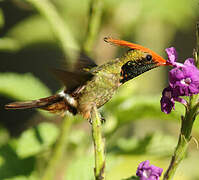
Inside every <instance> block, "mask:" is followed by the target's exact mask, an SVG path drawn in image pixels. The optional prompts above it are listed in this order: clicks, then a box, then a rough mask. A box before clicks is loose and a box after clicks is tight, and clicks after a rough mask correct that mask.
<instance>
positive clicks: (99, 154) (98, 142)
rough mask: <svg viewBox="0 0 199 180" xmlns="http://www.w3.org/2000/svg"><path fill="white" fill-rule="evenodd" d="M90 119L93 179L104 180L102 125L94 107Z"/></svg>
mask: <svg viewBox="0 0 199 180" xmlns="http://www.w3.org/2000/svg"><path fill="white" fill-rule="evenodd" d="M91 119H92V137H93V142H94V151H95V169H94V173H95V179H96V180H104V179H105V172H104V170H105V150H104V140H103V138H102V124H101V118H100V114H99V113H98V110H97V108H96V106H94V107H93V109H92V114H91Z"/></svg>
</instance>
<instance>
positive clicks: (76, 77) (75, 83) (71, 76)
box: [52, 69, 93, 93]
mask: <svg viewBox="0 0 199 180" xmlns="http://www.w3.org/2000/svg"><path fill="white" fill-rule="evenodd" d="M52 72H53V74H55V76H56V77H57V78H58V79H59V80H60V81H61V82H62V83H63V84H64V85H65V86H66V88H67V90H66V91H67V93H72V92H73V91H74V90H75V89H77V88H78V87H80V86H82V85H83V84H85V82H87V81H88V80H91V79H92V77H93V74H91V73H89V72H70V71H66V70H61V69H53V70H52Z"/></svg>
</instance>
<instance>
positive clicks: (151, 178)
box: [136, 160, 163, 180]
mask: <svg viewBox="0 0 199 180" xmlns="http://www.w3.org/2000/svg"><path fill="white" fill-rule="evenodd" d="M162 171H163V169H162V168H159V167H156V166H154V165H150V164H149V160H146V161H143V162H141V163H140V164H139V166H138V168H137V172H136V175H137V176H139V177H140V180H159V177H160V176H161V174H162Z"/></svg>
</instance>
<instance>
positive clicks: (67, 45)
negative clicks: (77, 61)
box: [23, 0, 78, 60]
mask: <svg viewBox="0 0 199 180" xmlns="http://www.w3.org/2000/svg"><path fill="white" fill-rule="evenodd" d="M23 1H25V2H28V3H30V4H31V5H32V6H34V7H35V8H36V9H37V11H38V12H39V13H40V14H41V15H43V16H44V17H45V18H46V20H47V21H48V23H49V24H50V26H51V29H52V30H53V32H54V35H55V37H56V38H57V39H58V41H59V43H60V45H61V47H62V49H63V52H64V54H65V56H66V57H68V59H67V60H71V59H74V54H72V53H71V47H72V48H76V49H78V45H77V43H76V41H75V39H74V38H73V36H72V34H71V32H70V30H69V28H68V27H67V25H66V23H64V20H63V19H62V18H61V17H60V15H59V14H58V13H57V10H56V9H55V7H54V5H53V4H52V3H51V2H50V1H49V0H23Z"/></svg>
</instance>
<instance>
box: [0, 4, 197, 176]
mask: <svg viewBox="0 0 199 180" xmlns="http://www.w3.org/2000/svg"><path fill="white" fill-rule="evenodd" d="M34 1H36V0H0V180H29V179H30V180H37V179H42V178H41V177H42V176H43V174H44V173H45V171H46V167H47V166H48V163H49V161H50V159H51V158H52V156H51V152H53V150H54V147H56V142H57V141H58V139H59V134H60V132H61V122H62V118H61V117H58V116H55V115H50V114H48V113H44V112H42V111H36V110H21V111H8V110H4V105H5V104H6V103H9V102H11V101H15V100H30V99H37V98H42V97H47V96H49V95H50V94H54V93H56V92H57V91H58V90H60V88H62V85H61V84H60V83H59V82H57V80H56V79H55V78H54V77H53V75H52V74H51V73H50V72H49V70H48V69H49V68H51V67H54V66H56V65H57V63H60V62H62V61H64V60H63V59H65V58H64V57H65V55H64V53H65V54H67V53H68V54H70V49H74V51H77V50H78V49H79V48H81V47H82V44H83V43H84V40H85V38H86V31H87V25H88V14H89V5H90V1H89V0H73V1H72V0H51V1H49V2H48V1H46V0H41V1H43V2H45V3H46V4H47V5H49V6H50V7H55V10H56V12H57V13H58V14H59V15H60V17H61V18H62V20H63V22H64V27H65V32H66V37H65V39H63V41H65V42H66V44H67V45H68V47H67V48H68V51H65V52H63V50H62V47H61V45H62V44H61V43H60V41H59V40H58V38H57V35H56V31H54V29H56V27H59V26H60V24H59V22H57V21H53V19H50V20H49V19H48V17H46V15H45V14H42V13H41V12H39V10H38V7H34V6H32V4H31V2H34ZM44 9H45V6H44ZM47 11H48V10H47ZM198 19H199V2H198V1H197V0H191V1H190V0H175V1H173V0H161V1H159V0H123V1H121V0H104V2H103V10H102V19H101V24H100V28H99V33H98V34H97V38H96V40H95V42H94V46H93V49H92V53H91V56H92V58H94V59H95V61H96V62H97V63H98V64H102V63H103V62H106V61H107V60H109V59H111V58H115V57H119V56H120V55H121V54H122V53H123V52H124V51H125V50H124V49H121V48H118V47H115V46H110V45H109V44H106V43H104V41H103V38H104V37H105V36H111V37H114V38H119V39H124V40H128V41H131V42H134V43H138V44H141V45H143V46H146V47H148V48H151V49H153V50H154V51H156V52H158V53H159V54H161V55H162V56H163V57H165V58H166V54H165V48H167V47H171V46H174V47H175V48H176V49H177V51H178V54H179V60H182V61H183V60H185V59H186V58H188V57H192V52H193V48H194V47H195V44H196V43H195V23H196V21H197V20H198ZM69 35H70V36H69ZM67 48H66V49H67ZM167 74H168V68H167V67H163V68H159V69H154V70H152V71H150V72H147V73H145V74H143V75H142V76H139V77H138V78H136V79H134V80H132V81H130V82H128V83H126V84H125V85H124V86H123V87H121V88H120V89H119V91H118V92H117V93H116V95H115V96H114V97H113V99H112V100H111V101H110V102H108V103H107V104H106V105H105V106H104V107H103V108H101V109H100V111H101V113H102V114H103V116H104V117H105V119H106V123H105V124H104V125H103V131H104V136H105V138H106V166H107V167H106V175H107V180H121V179H124V178H128V177H130V176H131V175H134V174H135V172H136V168H137V165H138V164H139V163H140V162H141V161H143V160H147V159H148V160H150V162H151V163H152V164H154V165H156V166H159V167H161V168H163V169H164V171H165V170H166V169H167V167H168V165H169V162H170V158H171V155H172V153H173V151H174V148H175V146H176V143H177V138H178V133H179V128H180V115H181V114H182V113H183V112H184V109H183V107H182V105H179V104H176V110H175V112H172V113H171V114H169V115H165V114H163V113H162V112H161V110H160V98H161V91H162V89H163V88H164V87H166V86H167V77H168V75H167ZM69 120H70V119H69ZM193 136H194V137H195V139H198V138H199V123H198V121H197V120H196V122H195V125H194V131H193ZM67 144H68V146H67V149H66V150H65V153H64V158H63V159H62V161H60V162H59V165H58V168H57V169H56V173H55V174H56V175H55V178H54V179H55V180H62V179H63V180H65V179H66V180H79V179H81V180H93V179H94V173H93V168H94V154H93V144H92V138H91V128H90V124H89V123H88V122H87V121H85V120H82V119H81V117H76V118H75V120H74V123H73V126H72V129H71V131H70V133H69V135H68V139H67ZM198 159H199V152H198V149H197V144H196V142H194V140H192V141H191V143H190V148H189V152H188V154H187V157H186V159H185V160H184V161H183V163H182V164H181V166H180V168H179V169H178V171H177V175H176V176H175V180H199V171H198Z"/></svg>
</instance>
